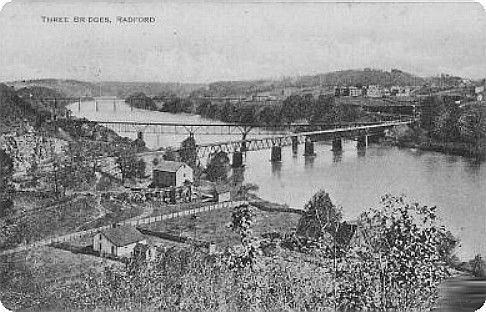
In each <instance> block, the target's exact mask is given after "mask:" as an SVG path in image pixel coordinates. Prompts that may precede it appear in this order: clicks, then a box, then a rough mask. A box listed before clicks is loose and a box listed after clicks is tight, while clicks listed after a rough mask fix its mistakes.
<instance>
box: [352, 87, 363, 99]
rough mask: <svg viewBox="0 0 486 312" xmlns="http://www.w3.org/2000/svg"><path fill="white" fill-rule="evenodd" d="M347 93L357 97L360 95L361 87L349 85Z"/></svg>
mask: <svg viewBox="0 0 486 312" xmlns="http://www.w3.org/2000/svg"><path fill="white" fill-rule="evenodd" d="M349 95H350V96H353V97H357V96H360V95H361V89H360V88H357V87H349Z"/></svg>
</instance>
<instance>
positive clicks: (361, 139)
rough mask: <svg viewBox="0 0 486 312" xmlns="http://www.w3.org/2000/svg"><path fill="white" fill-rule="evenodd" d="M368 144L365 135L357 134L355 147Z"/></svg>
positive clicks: (364, 146)
mask: <svg viewBox="0 0 486 312" xmlns="http://www.w3.org/2000/svg"><path fill="white" fill-rule="evenodd" d="M366 146H368V137H367V136H366V135H362V136H359V137H358V138H357V140H356V147H357V148H366Z"/></svg>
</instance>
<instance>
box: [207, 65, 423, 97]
mask: <svg viewBox="0 0 486 312" xmlns="http://www.w3.org/2000/svg"><path fill="white" fill-rule="evenodd" d="M426 82H427V81H426V79H424V78H421V77H418V76H415V75H412V74H410V73H406V72H404V71H401V70H398V69H392V70H391V71H389V72H387V71H383V70H375V69H364V70H343V71H335V72H330V73H324V74H318V75H306V76H299V77H294V78H283V79H280V80H254V81H218V82H214V83H210V84H209V88H208V90H204V91H203V90H199V92H200V93H205V94H208V95H211V96H231V95H251V94H255V93H258V92H267V91H274V90H276V89H283V88H314V87H324V88H331V87H333V86H339V85H353V86H367V85H381V86H386V87H390V86H394V85H397V86H410V85H414V86H422V85H424V84H426Z"/></svg>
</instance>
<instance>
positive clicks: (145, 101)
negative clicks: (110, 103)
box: [125, 92, 157, 110]
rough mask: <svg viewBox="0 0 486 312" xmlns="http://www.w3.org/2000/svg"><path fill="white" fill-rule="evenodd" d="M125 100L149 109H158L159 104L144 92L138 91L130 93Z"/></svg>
mask: <svg viewBox="0 0 486 312" xmlns="http://www.w3.org/2000/svg"><path fill="white" fill-rule="evenodd" d="M125 102H127V103H128V104H129V105H130V106H133V107H136V108H141V109H149V110H156V109H157V105H155V102H154V101H153V100H152V99H151V98H150V97H148V96H146V95H145V93H143V92H137V93H134V94H131V95H129V96H128V97H127V98H126V99H125Z"/></svg>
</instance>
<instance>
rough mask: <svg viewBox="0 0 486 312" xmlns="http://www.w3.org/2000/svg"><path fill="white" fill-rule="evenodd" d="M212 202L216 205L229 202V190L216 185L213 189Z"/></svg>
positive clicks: (226, 187) (227, 187)
mask: <svg viewBox="0 0 486 312" xmlns="http://www.w3.org/2000/svg"><path fill="white" fill-rule="evenodd" d="M213 196H214V200H215V201H216V202H218V203H222V202H226V201H230V200H231V188H230V187H229V186H226V185H217V186H216V187H215V188H214V189H213Z"/></svg>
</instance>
